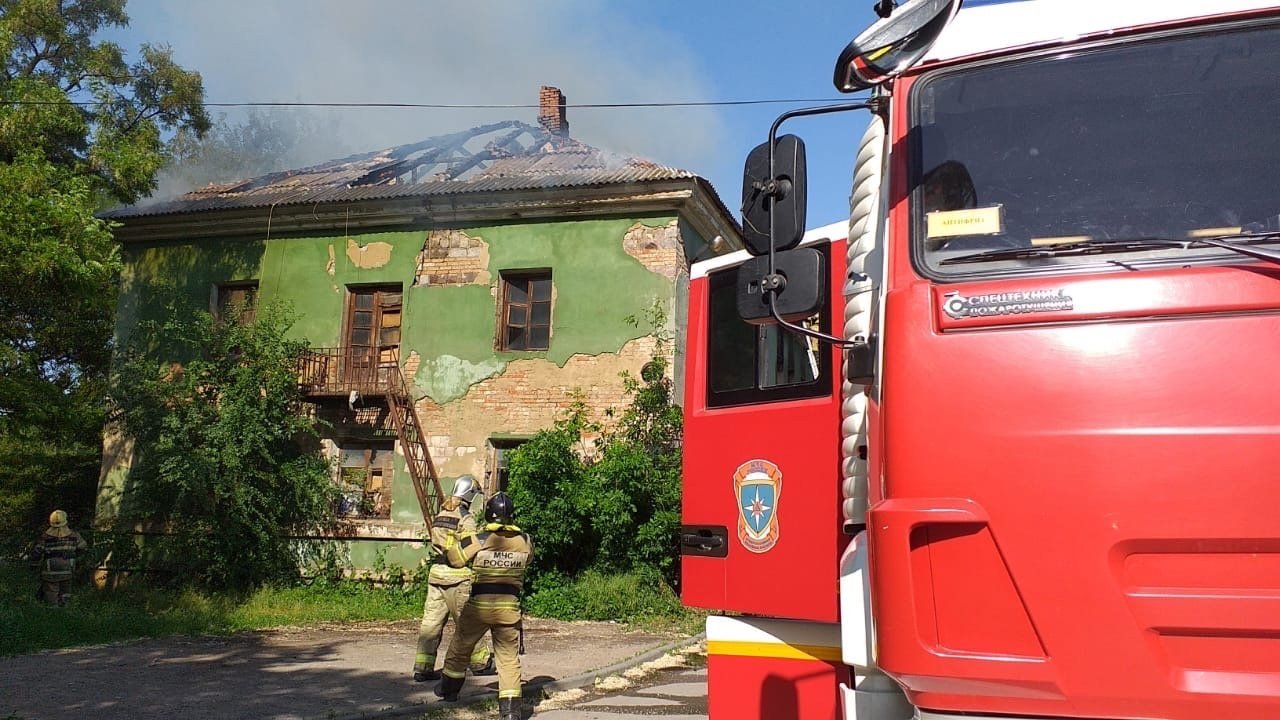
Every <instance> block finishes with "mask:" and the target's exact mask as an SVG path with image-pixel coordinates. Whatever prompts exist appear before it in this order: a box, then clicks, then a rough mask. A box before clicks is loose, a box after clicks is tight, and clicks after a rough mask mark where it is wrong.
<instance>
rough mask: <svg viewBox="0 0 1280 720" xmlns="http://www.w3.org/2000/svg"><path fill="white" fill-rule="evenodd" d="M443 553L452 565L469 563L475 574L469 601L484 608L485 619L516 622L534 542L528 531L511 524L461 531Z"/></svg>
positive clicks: (508, 622) (518, 616)
mask: <svg viewBox="0 0 1280 720" xmlns="http://www.w3.org/2000/svg"><path fill="white" fill-rule="evenodd" d="M445 557H447V558H448V560H449V564H450V565H453V566H454V567H458V566H461V565H465V564H467V563H470V564H471V570H472V572H474V573H475V578H476V579H475V584H474V585H472V586H471V604H472V605H474V606H475V607H476V609H477V610H481V611H487V612H485V613H484V614H485V615H486V616H487V617H486V620H487V621H489V622H494V623H501V624H515V623H517V622H519V620H520V592H521V591H522V590H523V589H524V574H525V571H526V570H528V568H529V564H530V563H531V562H533V542H532V541H531V540H530V539H529V536H528V535H526V534H524V533H522V532H520V530H519V528H515V527H513V526H502V527H500V528H499V529H497V530H492V531H490V530H486V531H485V532H482V533H480V534H478V535H460V536H459V537H458V544H457V545H454V546H453V547H450V548H449V549H448V550H447V551H446V552H445Z"/></svg>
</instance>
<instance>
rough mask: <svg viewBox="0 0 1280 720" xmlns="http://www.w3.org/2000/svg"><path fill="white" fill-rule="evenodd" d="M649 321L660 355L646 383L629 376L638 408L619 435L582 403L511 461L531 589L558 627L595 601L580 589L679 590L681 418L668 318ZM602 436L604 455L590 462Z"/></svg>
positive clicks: (645, 374)
mask: <svg viewBox="0 0 1280 720" xmlns="http://www.w3.org/2000/svg"><path fill="white" fill-rule="evenodd" d="M649 321H650V323H651V324H652V325H653V326H654V328H655V333H657V334H658V337H659V343H658V347H657V350H656V352H655V354H654V357H653V358H652V359H651V360H650V361H649V362H648V363H647V364H646V365H645V367H644V369H643V370H642V371H641V377H640V378H635V377H632V376H630V375H628V374H624V375H623V382H624V387H625V389H626V391H627V393H628V395H629V396H630V402H629V403H628V405H627V407H626V408H625V409H624V410H623V412H622V414H621V416H620V417H619V418H618V421H617V423H616V424H615V425H614V426H613V427H612V428H609V429H605V430H603V431H602V429H601V428H600V427H599V426H598V425H596V424H593V423H591V422H590V421H589V420H588V419H587V415H586V407H585V405H584V404H583V403H582V402H581V401H579V402H577V403H575V405H574V406H573V407H572V409H571V410H570V412H569V413H568V415H567V416H566V417H564V418H562V419H560V420H559V421H558V422H557V423H556V425H555V427H554V428H553V429H551V430H547V431H544V432H540V433H538V434H537V435H535V436H534V437H533V438H532V439H531V440H530V441H529V442H527V443H525V444H523V445H521V446H520V447H519V448H517V449H516V450H515V452H513V453H512V455H511V460H510V467H509V473H510V475H509V491H510V493H511V495H512V499H513V500H514V501H515V504H516V508H517V511H518V515H519V523H520V525H521V527H523V528H525V529H526V530H528V531H529V532H530V534H531V535H532V537H533V540H534V547H535V548H536V553H535V557H534V566H533V571H532V573H531V575H530V578H529V587H530V590H531V593H532V594H533V596H535V597H539V598H542V599H541V600H539V601H538V603H539V604H540V606H541V607H544V608H546V609H550V610H555V609H556V608H560V610H556V614H553V617H562V616H566V613H567V610H564V608H568V607H573V606H574V603H575V602H577V600H575V598H578V599H581V597H582V596H581V593H582V592H588V591H587V590H585V589H584V590H574V589H573V588H575V587H577V583H588V585H589V587H591V588H596V587H598V586H601V581H599V580H598V578H604V577H609V576H619V577H623V578H643V579H644V580H645V581H652V583H651V584H652V585H654V586H655V587H659V588H669V587H677V582H678V578H679V573H680V567H679V557H680V555H679V544H678V543H679V539H678V538H679V530H680V449H681V437H682V429H683V426H682V415H681V411H680V408H679V407H678V406H676V405H675V404H674V403H673V402H672V397H671V394H672V385H671V381H670V380H669V379H668V378H667V376H666V369H667V361H666V359H665V354H666V347H667V345H666V337H665V335H664V334H663V333H662V331H661V328H662V326H663V324H664V316H663V315H662V313H660V312H658V311H656V310H655V311H651V312H650V314H649ZM594 433H600V441H599V442H598V444H597V448H596V451H595V452H594V453H591V454H588V453H585V452H582V447H583V437H584V435H587V434H594ZM584 571H591V573H590V574H588V575H582V573H583V572H584ZM580 576H581V577H580ZM588 578H596V579H595V580H590V581H588ZM615 589H618V590H620V591H621V590H623V589H625V588H622V587H621V586H619V587H617V588H615ZM667 592H668V593H669V592H670V591H669V590H667ZM650 594H652V592H650ZM676 607H678V603H676ZM582 611H583V612H588V610H587V609H586V608H583V609H582Z"/></svg>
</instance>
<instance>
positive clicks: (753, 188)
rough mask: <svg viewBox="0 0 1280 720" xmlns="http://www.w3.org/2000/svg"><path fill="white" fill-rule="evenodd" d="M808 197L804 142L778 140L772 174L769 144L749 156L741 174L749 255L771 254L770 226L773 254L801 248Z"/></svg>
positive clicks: (744, 235)
mask: <svg viewBox="0 0 1280 720" xmlns="http://www.w3.org/2000/svg"><path fill="white" fill-rule="evenodd" d="M806 195H807V191H806V177H805V154H804V141H803V140H801V139H800V138H798V137H796V136H795V135H783V136H781V137H779V138H778V141H777V145H776V146H775V149H774V172H773V173H772V174H770V172H769V143H767V142H766V143H762V144H760V145H757V146H756V147H755V149H754V150H752V151H751V153H750V154H749V155H747V162H746V166H745V167H744V168H743V173H742V239H743V243H744V244H745V245H746V247H747V251H748V252H750V253H751V254H752V255H767V254H769V246H770V242H771V241H770V227H771V226H772V228H773V235H774V238H773V242H774V243H776V244H775V245H774V248H773V249H774V250H790V249H791V248H793V247H795V246H796V245H799V244H800V240H801V238H803V237H804V223H805V203H806V200H807V197H806ZM771 223H772V225H771Z"/></svg>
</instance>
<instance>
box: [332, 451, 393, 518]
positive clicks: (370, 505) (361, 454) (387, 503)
mask: <svg viewBox="0 0 1280 720" xmlns="http://www.w3.org/2000/svg"><path fill="white" fill-rule="evenodd" d="M394 451H395V445H394V443H393V442H392V441H390V440H386V441H376V440H342V441H340V444H339V447H338V485H339V486H340V488H341V492H340V494H339V496H338V507H337V515H338V517H340V518H350V519H382V520H385V519H387V518H390V517H391V477H392V473H393V472H394V471H393V468H394V467H395V464H394Z"/></svg>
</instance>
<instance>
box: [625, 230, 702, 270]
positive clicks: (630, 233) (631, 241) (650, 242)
mask: <svg viewBox="0 0 1280 720" xmlns="http://www.w3.org/2000/svg"><path fill="white" fill-rule="evenodd" d="M622 249H623V250H626V252H627V254H628V255H630V256H631V257H633V258H635V259H636V260H639V261H640V264H642V265H644V266H645V267H647V268H649V269H650V270H652V271H653V272H656V273H658V274H659V275H661V276H663V277H665V278H667V279H668V280H675V279H676V276H677V275H679V274H680V273H681V272H682V271H685V270H687V269H688V268H689V265H688V263H686V262H685V258H684V245H683V244H682V243H681V242H680V229H679V228H678V227H677V225H676V221H675V220H672V221H671V222H670V223H668V224H667V225H661V226H658V227H653V226H650V225H644V224H642V223H636V224H635V225H632V226H631V228H630V229H629V230H627V234H626V235H624V236H623V238H622Z"/></svg>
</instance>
